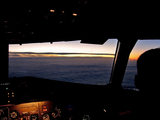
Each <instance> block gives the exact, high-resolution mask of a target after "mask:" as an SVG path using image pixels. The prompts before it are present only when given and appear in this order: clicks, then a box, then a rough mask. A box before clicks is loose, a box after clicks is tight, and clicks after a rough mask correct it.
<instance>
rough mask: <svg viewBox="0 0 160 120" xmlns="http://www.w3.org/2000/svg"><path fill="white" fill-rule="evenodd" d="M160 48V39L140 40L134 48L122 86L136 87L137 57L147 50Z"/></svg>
mask: <svg viewBox="0 0 160 120" xmlns="http://www.w3.org/2000/svg"><path fill="white" fill-rule="evenodd" d="M155 48H160V40H138V41H137V43H136V45H135V47H134V48H133V50H132V52H131V54H130V57H129V61H128V65H127V68H126V72H125V75H124V78H123V83H122V86H123V87H124V88H129V89H133V88H136V87H135V84H134V79H135V75H136V74H137V59H138V58H139V56H140V55H141V54H142V53H144V52H145V51H147V50H150V49H155Z"/></svg>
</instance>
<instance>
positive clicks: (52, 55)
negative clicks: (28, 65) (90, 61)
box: [10, 54, 114, 58]
mask: <svg viewBox="0 0 160 120" xmlns="http://www.w3.org/2000/svg"><path fill="white" fill-rule="evenodd" d="M10 57H111V58H113V57H114V55H98V54H95V55H94V54H93V55H92V54H16V55H15V56H14V55H12V54H10Z"/></svg>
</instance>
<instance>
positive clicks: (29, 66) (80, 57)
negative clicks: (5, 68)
mask: <svg viewBox="0 0 160 120" xmlns="http://www.w3.org/2000/svg"><path fill="white" fill-rule="evenodd" d="M116 45H117V39H109V40H107V41H106V43H104V44H103V45H94V44H82V43H80V41H71V42H54V43H36V44H23V45H10V46H9V78H12V77H27V76H31V77H37V78H44V79H50V80H58V81H65V82H72V83H82V84H93V85H106V84H107V83H109V79H110V74H111V69H112V65H113V60H114V56H115V50H116Z"/></svg>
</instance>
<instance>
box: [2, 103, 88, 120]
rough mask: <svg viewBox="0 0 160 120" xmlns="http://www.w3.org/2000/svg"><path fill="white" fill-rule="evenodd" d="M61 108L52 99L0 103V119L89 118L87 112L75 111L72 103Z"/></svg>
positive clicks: (82, 119) (65, 119)
mask: <svg viewBox="0 0 160 120" xmlns="http://www.w3.org/2000/svg"><path fill="white" fill-rule="evenodd" d="M62 110H63V112H61V111H62ZM62 110H61V109H60V107H59V106H58V105H57V104H55V103H54V102H53V101H41V102H30V103H22V104H17V105H12V104H8V105H1V106H0V120H90V116H89V115H88V114H81V113H80V112H77V111H76V112H75V111H74V110H73V105H67V106H66V107H65V108H62Z"/></svg>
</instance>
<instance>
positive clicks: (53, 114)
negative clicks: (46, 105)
mask: <svg viewBox="0 0 160 120" xmlns="http://www.w3.org/2000/svg"><path fill="white" fill-rule="evenodd" d="M60 113H61V110H60V109H58V108H57V107H55V109H54V110H53V112H52V117H53V118H57V117H61V115H60Z"/></svg>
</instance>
